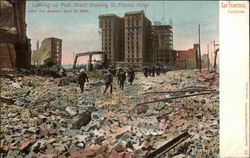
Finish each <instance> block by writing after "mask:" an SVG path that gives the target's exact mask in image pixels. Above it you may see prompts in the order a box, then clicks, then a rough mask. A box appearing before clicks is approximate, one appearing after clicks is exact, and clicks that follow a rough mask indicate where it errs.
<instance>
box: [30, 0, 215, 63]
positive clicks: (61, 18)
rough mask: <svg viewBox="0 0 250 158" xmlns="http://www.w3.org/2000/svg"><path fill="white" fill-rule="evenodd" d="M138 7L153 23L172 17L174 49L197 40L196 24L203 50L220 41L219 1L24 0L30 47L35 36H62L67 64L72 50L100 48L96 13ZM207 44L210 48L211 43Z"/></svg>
mask: <svg viewBox="0 0 250 158" xmlns="http://www.w3.org/2000/svg"><path fill="white" fill-rule="evenodd" d="M75 5H78V6H75ZM80 5H81V6H80ZM48 10H50V11H52V10H59V11H61V12H49V11H48ZM74 10H76V11H77V12H74ZM80 10H82V12H80ZM139 10H144V12H145V15H146V17H147V18H148V19H149V20H150V21H151V22H152V23H153V22H154V21H160V22H162V23H163V24H169V21H170V19H172V23H173V43H174V49H175V50H187V49H190V48H193V44H194V43H198V25H199V24H200V28H201V29H200V32H201V50H202V54H204V53H207V44H209V43H211V41H214V40H215V41H216V43H218V42H219V2H218V1H217V2H215V1H203V2H201V1H108V2H107V1H106V2H103V1H27V4H26V23H27V36H28V38H30V39H31V44H32V50H34V49H36V42H37V40H39V41H40V43H41V41H42V40H43V39H44V38H47V37H56V38H60V39H62V40H63V42H62V54H63V58H62V62H63V64H69V63H72V61H73V53H75V54H76V53H80V52H85V51H91V50H100V49H101V34H100V31H99V19H98V16H99V15H101V14H109V13H114V14H116V15H118V16H121V17H122V16H124V14H125V12H129V11H139ZM35 11H36V12H35ZM42 11H44V12H42ZM70 11H72V12H70ZM86 11H87V12H86ZM209 47H210V50H213V47H212V44H210V46H209ZM94 58H95V57H94ZM85 62H86V58H80V61H79V62H78V63H85Z"/></svg>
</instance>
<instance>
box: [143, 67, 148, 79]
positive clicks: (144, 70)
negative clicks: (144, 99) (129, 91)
mask: <svg viewBox="0 0 250 158" xmlns="http://www.w3.org/2000/svg"><path fill="white" fill-rule="evenodd" d="M142 72H143V74H144V76H145V78H147V77H148V68H147V66H144V67H143V70H142Z"/></svg>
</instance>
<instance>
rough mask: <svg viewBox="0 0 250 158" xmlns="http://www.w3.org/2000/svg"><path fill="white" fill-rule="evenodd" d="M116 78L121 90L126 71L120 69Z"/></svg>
mask: <svg viewBox="0 0 250 158" xmlns="http://www.w3.org/2000/svg"><path fill="white" fill-rule="evenodd" d="M118 80H119V87H120V89H122V90H123V88H124V83H125V80H126V72H125V71H123V69H121V70H120V73H119V76H118Z"/></svg>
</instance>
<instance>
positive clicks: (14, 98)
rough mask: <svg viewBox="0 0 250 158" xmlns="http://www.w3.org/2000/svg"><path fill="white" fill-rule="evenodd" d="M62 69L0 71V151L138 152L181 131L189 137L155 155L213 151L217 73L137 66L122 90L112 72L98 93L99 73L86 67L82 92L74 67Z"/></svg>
mask: <svg viewBox="0 0 250 158" xmlns="http://www.w3.org/2000/svg"><path fill="white" fill-rule="evenodd" d="M11 73H14V72H11ZM65 73H66V76H64V77H59V78H53V77H44V76H37V75H29V76H28V75H27V76H22V77H20V76H18V75H7V76H12V77H6V75H5V76H2V78H1V102H3V104H1V111H0V112H1V131H0V132H1V146H0V155H1V157H17V158H18V157H20V158H21V157H26V158H28V157H51V158H52V157H61V158H63V157H71V158H77V157H96V158H102V157H103V158H104V157H110V158H111V157H113V158H132V157H134V158H138V157H145V156H147V155H148V154H150V153H152V152H153V151H155V150H157V149H158V148H159V147H161V146H162V145H164V144H166V143H167V142H169V141H171V140H173V139H174V138H175V137H177V136H178V135H180V134H182V133H183V132H185V131H188V133H189V134H190V137H189V138H188V139H186V140H185V141H183V142H181V143H180V144H178V145H176V146H174V147H173V149H171V150H169V151H168V152H166V153H164V154H163V155H162V157H167V156H168V157H176V158H177V157H197V158H200V157H218V154H219V116H218V115H219V94H218V87H219V85H218V77H219V76H218V74H217V73H210V72H202V73H199V72H198V71H197V70H186V71H170V72H167V73H166V74H161V75H160V76H156V77H148V78H144V77H143V75H142V73H141V72H138V73H136V79H135V82H134V83H133V85H132V86H131V85H129V84H128V83H126V85H125V88H124V90H123V91H122V90H120V89H119V88H118V87H119V86H118V85H117V83H116V82H117V81H116V79H114V82H113V86H114V87H113V88H114V89H113V95H110V94H109V93H107V94H106V95H103V94H102V93H103V90H104V84H103V79H102V78H103V76H102V75H103V72H94V73H91V74H89V78H90V83H87V85H86V89H85V92H84V93H80V89H79V86H78V84H77V82H76V81H77V80H76V79H77V73H76V72H65ZM204 91H205V92H209V93H208V94H204V95H196V94H199V93H203V92H204ZM210 92H211V93H210ZM187 95H194V96H190V97H181V98H176V99H167V98H174V97H178V96H187ZM158 100H161V101H158ZM145 102H149V103H145Z"/></svg>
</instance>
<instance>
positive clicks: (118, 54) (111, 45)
mask: <svg viewBox="0 0 250 158" xmlns="http://www.w3.org/2000/svg"><path fill="white" fill-rule="evenodd" d="M99 27H100V28H101V33H102V50H103V51H105V52H106V53H107V54H106V60H107V63H109V64H115V63H116V62H119V61H123V60H124V20H123V18H120V17H118V16H116V15H115V14H106V15H100V16H99Z"/></svg>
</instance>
